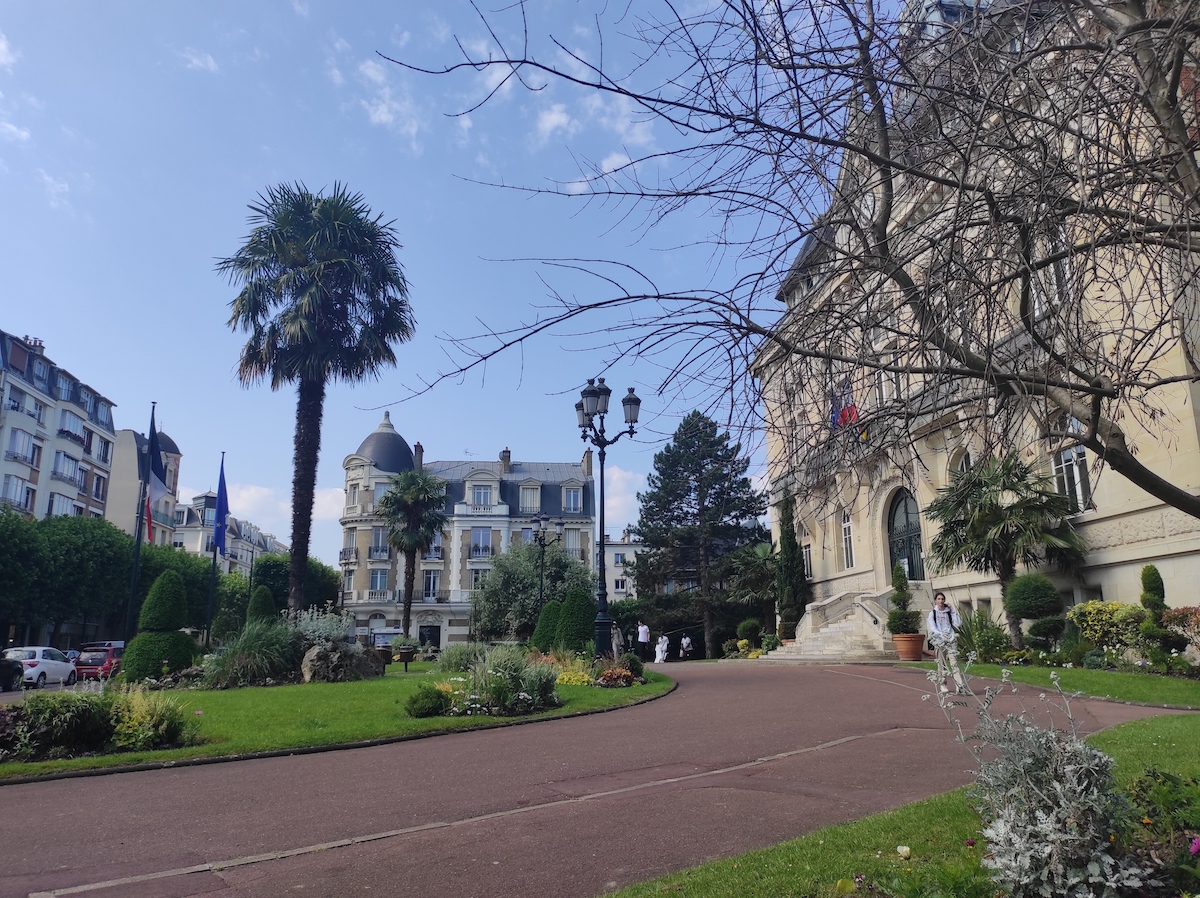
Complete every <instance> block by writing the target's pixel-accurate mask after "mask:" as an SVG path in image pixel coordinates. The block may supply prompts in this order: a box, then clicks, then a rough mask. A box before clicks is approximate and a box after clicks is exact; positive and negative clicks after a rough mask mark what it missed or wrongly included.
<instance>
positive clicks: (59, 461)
mask: <svg viewBox="0 0 1200 898" xmlns="http://www.w3.org/2000/svg"><path fill="white" fill-rule="evenodd" d="M51 476H52V477H53V478H54V479H55V480H62V481H65V482H66V483H73V484H75V486H77V487H82V486H83V474H82V472H81V471H80V470H79V459H77V458H74V457H72V456H70V455H67V453H65V452H55V453H54V471H53V472H52V473H51Z"/></svg>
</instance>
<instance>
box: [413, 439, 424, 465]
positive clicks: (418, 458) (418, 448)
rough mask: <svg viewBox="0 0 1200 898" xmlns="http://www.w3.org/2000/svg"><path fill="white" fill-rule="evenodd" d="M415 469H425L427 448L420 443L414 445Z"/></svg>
mask: <svg viewBox="0 0 1200 898" xmlns="http://www.w3.org/2000/svg"><path fill="white" fill-rule="evenodd" d="M413 467H415V468H416V469H417V470H418V471H421V470H424V468H425V447H424V446H422V445H421V444H420V443H413Z"/></svg>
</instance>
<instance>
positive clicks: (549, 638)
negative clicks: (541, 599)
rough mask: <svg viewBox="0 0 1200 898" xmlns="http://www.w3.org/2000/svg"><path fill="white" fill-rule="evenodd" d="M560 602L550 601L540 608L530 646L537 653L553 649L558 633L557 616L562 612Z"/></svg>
mask: <svg viewBox="0 0 1200 898" xmlns="http://www.w3.org/2000/svg"><path fill="white" fill-rule="evenodd" d="M562 607H563V606H562V602H559V601H556V600H554V599H551V600H550V601H549V602H547V603H546V604H545V605H543V606H542V613H541V614H539V615H538V619H537V626H536V627H534V628H533V636H531V637H530V638H529V642H530V644H531V645H532V646H533V647H534V648H536V649H537V650H538V651H539V652H543V653H545V652H549V651H550V650H551V649H552V648H554V637H555V634H556V633H557V631H558V616H559V614H560V613H561V612H562Z"/></svg>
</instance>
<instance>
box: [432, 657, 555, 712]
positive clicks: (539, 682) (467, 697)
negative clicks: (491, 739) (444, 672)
mask: <svg viewBox="0 0 1200 898" xmlns="http://www.w3.org/2000/svg"><path fill="white" fill-rule="evenodd" d="M557 678H558V672H557V671H556V670H555V669H554V668H553V667H551V666H550V665H548V664H542V663H534V664H530V663H529V659H528V658H527V657H526V655H525V653H524V652H523V651H521V649H519V648H518V647H517V646H509V645H500V646H495V647H494V648H492V649H489V650H488V652H487V655H486V656H485V657H483V658H482V659H480V660H479V661H477V662H476V663H475V664H473V665H472V666H471V670H470V672H469V675H468V676H467V677H463V678H459V679H456V680H455V681H453V682H458V683H463V684H465V685H464V686H462V687H461V688H455V689H454V690H453V694H452V696H451V705H450V710H449V712H448V713H450V714H464V715H475V714H499V715H511V714H526V713H529V712H531V711H539V710H541V709H543V708H548V707H554V706H556V705H558V703H559V701H558V695H557V694H556V693H555V692H554V683H555V681H556V680H557Z"/></svg>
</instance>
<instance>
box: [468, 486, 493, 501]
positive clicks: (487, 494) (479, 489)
mask: <svg viewBox="0 0 1200 898" xmlns="http://www.w3.org/2000/svg"><path fill="white" fill-rule="evenodd" d="M471 504H472V505H491V504H492V488H491V486H488V485H484V484H480V483H477V484H475V485H474V486H472V487H471Z"/></svg>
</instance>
